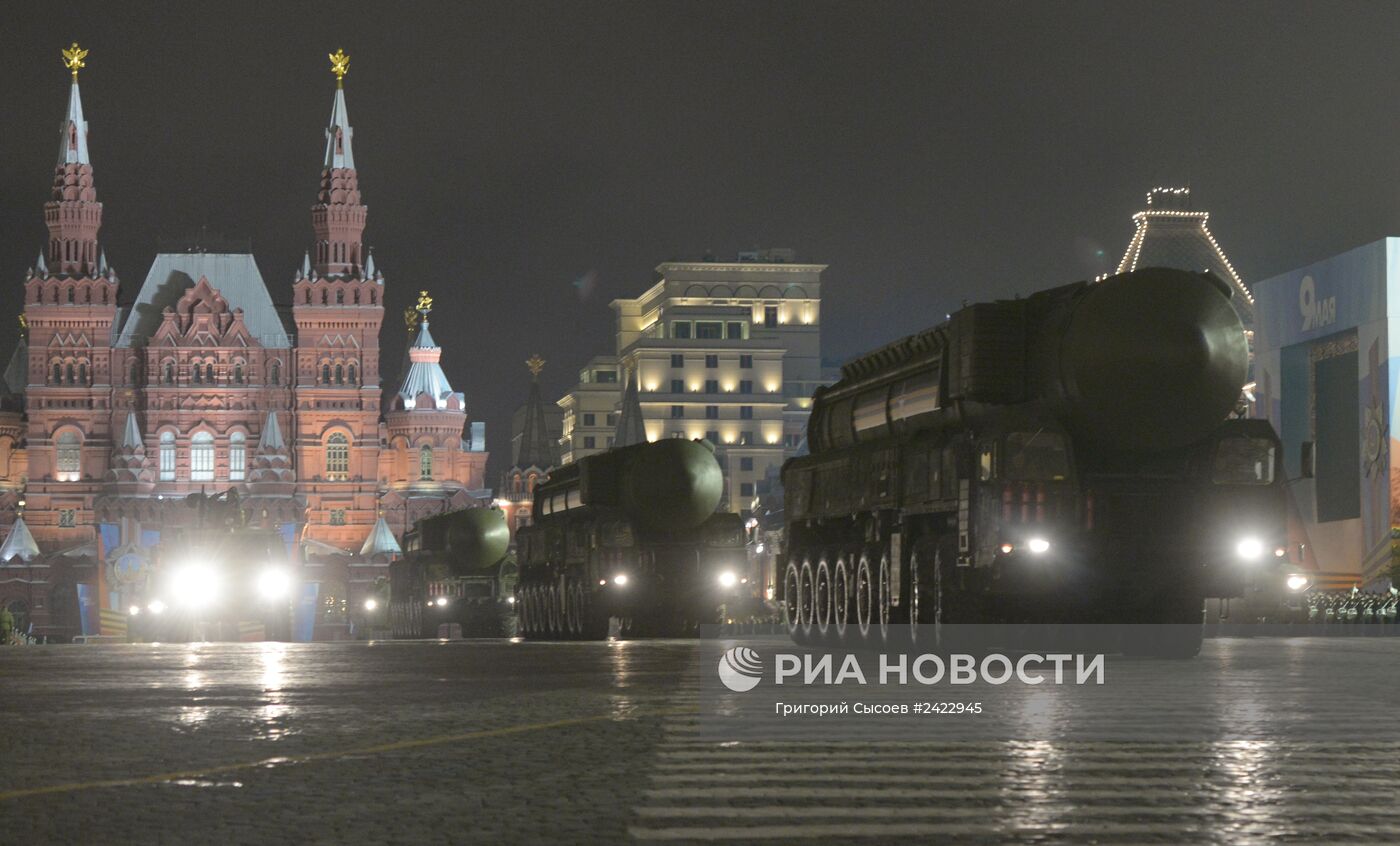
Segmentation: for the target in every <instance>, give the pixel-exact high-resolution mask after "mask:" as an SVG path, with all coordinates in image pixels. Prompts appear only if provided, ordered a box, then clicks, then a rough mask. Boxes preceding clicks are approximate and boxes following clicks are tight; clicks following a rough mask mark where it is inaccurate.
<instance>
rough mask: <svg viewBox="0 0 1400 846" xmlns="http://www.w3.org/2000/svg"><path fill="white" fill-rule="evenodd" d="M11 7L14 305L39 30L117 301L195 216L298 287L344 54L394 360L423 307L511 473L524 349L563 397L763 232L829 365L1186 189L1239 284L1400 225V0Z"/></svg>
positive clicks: (1066, 271) (25, 249)
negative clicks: (653, 302)
mask: <svg viewBox="0 0 1400 846" xmlns="http://www.w3.org/2000/svg"><path fill="white" fill-rule="evenodd" d="M25 6H26V7H27V8H21V7H18V6H14V5H12V6H9V7H7V9H6V14H5V16H4V18H5V20H4V25H3V26H0V63H3V87H0V131H2V132H3V137H4V145H3V152H2V153H0V180H3V181H0V214H2V215H3V217H0V272H3V273H4V274H5V276H4V278H7V279H9V280H10V281H9V282H8V283H7V284H8V286H9V287H8V288H7V289H6V290H8V291H9V292H10V299H9V300H8V301H9V302H17V301H18V293H19V291H20V286H21V284H22V279H23V274H24V270H25V268H27V267H29V266H30V265H31V264H32V263H33V261H34V257H35V256H36V255H37V253H38V252H39V249H40V247H41V245H42V243H43V237H44V228H43V219H42V216H41V207H42V204H43V202H44V201H45V199H46V196H47V191H48V188H49V183H50V178H51V174H52V168H53V163H54V156H55V154H56V151H57V138H56V136H57V127H58V122H59V120H60V118H61V116H62V110H63V106H64V102H65V97H66V96H67V87H68V86H67V76H66V72H65V71H64V70H63V68H62V66H61V64H60V61H59V57H58V51H59V48H60V47H62V46H64V45H66V44H68V43H69V42H70V41H72V40H74V39H76V40H78V41H80V42H81V43H82V45H83V46H84V47H87V48H89V49H90V50H91V54H90V55H89V57H88V68H87V70H86V71H85V72H84V75H83V77H82V82H83V102H84V107H85V109H86V112H87V118H88V121H89V123H90V126H91V135H90V139H89V140H90V144H91V150H92V158H93V163H94V167H95V170H96V179H97V186H98V193H99V198H100V199H101V200H102V201H103V202H104V204H105V211H104V226H103V231H102V241H103V244H104V246H105V248H106V251H107V255H108V257H109V259H110V260H111V262H112V264H113V265H114V266H115V267H116V268H117V270H118V271H119V273H120V274H121V277H122V281H123V287H124V294H125V296H126V297H127V298H130V297H132V296H133V295H134V294H135V291H136V289H137V288H138V287H139V285H140V283H141V281H142V279H144V277H145V274H146V271H147V269H148V268H149V266H150V263H151V260H152V257H153V254H154V252H155V244H156V239H157V238H158V237H160V236H165V237H180V236H184V235H186V234H188V233H190V232H191V231H192V230H194V229H197V228H198V227H200V226H205V225H207V226H208V227H209V229H210V230H212V231H218V232H222V233H225V234H227V235H229V236H237V237H248V238H251V239H252V241H253V245H254V251H255V253H256V254H257V259H258V263H259V265H260V266H261V268H262V271H263V275H264V277H265V278H266V280H267V282H268V284H269V287H270V288H271V289H272V293H273V297H274V298H275V299H277V300H279V301H286V300H288V299H289V297H290V280H291V276H292V272H293V270H294V269H295V268H296V267H297V266H298V265H299V263H300V261H301V256H302V252H303V251H304V250H305V249H306V247H307V246H308V244H309V243H310V240H311V223H310V215H309V211H308V209H309V207H310V205H311V204H312V202H313V201H314V199H315V192H316V187H317V183H318V176H319V168H320V157H321V153H322V149H323V146H322V145H323V143H324V140H323V135H322V130H323V128H324V125H325V123H326V119H327V117H328V115H329V112H330V105H331V95H332V90H333V86H334V81H333V78H332V77H331V75H330V74H329V72H328V69H327V62H326V58H325V56H326V53H327V52H329V51H331V50H333V49H335V48H336V47H337V46H343V47H344V48H345V50H346V51H347V52H349V53H350V54H351V56H352V63H351V72H350V76H349V77H348V78H347V80H346V93H347V96H348V100H349V106H350V116H351V121H352V123H353V124H354V127H355V158H356V164H357V166H358V168H359V173H360V186H361V188H362V190H363V192H364V197H365V200H366V202H367V203H368V204H369V209H370V212H369V226H368V229H367V232H366V241H367V242H368V243H369V244H370V245H372V246H374V247H375V257H376V260H377V262H378V265H379V267H380V268H381V269H382V270H383V271H384V273H385V276H386V278H387V286H388V291H389V294H388V307H389V308H388V312H387V315H386V318H385V323H386V330H385V332H384V335H383V342H384V347H385V351H384V365H385V370H386V371H388V372H392V371H393V370H394V369H396V366H397V363H398V361H399V356H400V354H401V353H400V351H401V349H402V344H403V338H404V335H403V332H402V330H401V328H400V325H401V324H400V319H399V316H398V313H399V312H400V311H401V310H402V309H403V307H404V306H406V305H408V304H409V303H410V302H411V300H412V298H413V295H414V292H416V291H417V290H418V289H419V288H421V287H426V288H428V289H430V290H431V291H432V293H433V294H434V295H435V296H436V298H437V303H438V307H437V310H436V311H435V312H434V314H433V321H434V326H435V327H444V326H450V329H448V330H446V331H439V332H437V333H436V334H437V337H438V339H439V341H440V342H441V343H443V344H444V346H445V348H446V351H445V353H444V366H445V367H446V369H447V372H448V375H449V377H450V378H451V380H452V383H453V385H454V387H456V388H457V389H459V390H463V391H465V392H466V394H467V402H468V408H469V410H470V411H471V413H472V415H473V416H474V417H475V418H476V419H484V420H485V421H486V422H487V427H488V439H489V444H490V447H491V449H492V451H493V452H494V453H495V454H496V456H497V458H499V457H501V456H503V455H508V452H509V450H508V427H509V420H510V414H511V412H512V411H513V410H514V408H515V407H516V406H517V405H518V404H519V403H520V402H521V401H523V399H524V396H525V393H526V387H527V380H528V374H527V372H526V370H525V367H524V360H525V359H526V358H527V357H528V356H529V355H530V354H531V353H533V352H536V351H538V352H539V353H541V354H542V355H543V356H544V357H545V358H546V359H548V360H549V366H548V368H547V369H546V370H545V373H544V376H543V379H544V382H545V387H546V389H547V390H548V392H549V393H550V394H552V395H558V394H560V393H562V392H563V391H564V390H566V389H567V388H568V387H569V386H570V385H571V384H572V382H573V379H574V374H575V372H576V370H577V368H578V367H579V366H581V365H582V364H583V363H584V362H585V361H586V360H587V358H588V357H589V356H590V355H592V354H595V353H598V352H610V351H611V350H612V344H613V340H612V313H611V310H610V309H609V308H608V302H609V301H610V300H611V299H613V298H615V297H620V296H635V295H636V294H638V293H640V292H641V291H642V290H644V289H645V288H646V287H647V286H648V285H649V284H650V282H651V280H652V268H653V267H654V266H655V265H656V264H658V263H659V262H661V261H665V260H667V259H672V258H697V257H699V256H700V255H701V254H703V253H705V252H707V251H712V252H714V253H715V254H716V255H719V256H722V257H730V256H732V255H733V254H734V253H735V252H736V251H738V250H740V249H746V248H751V247H755V246H782V247H792V248H795V249H796V250H797V251H798V256H799V258H800V259H802V260H807V261H816V262H823V263H828V264H830V266H831V267H830V270H829V271H827V274H826V277H825V281H826V282H827V285H826V287H825V291H824V293H825V308H824V311H823V314H824V318H825V325H824V328H823V344H824V348H825V354H826V356H827V357H828V358H829V359H831V360H833V361H839V360H844V359H845V358H848V357H850V356H851V355H853V354H855V353H857V352H859V351H862V350H864V349H867V348H870V347H873V346H876V345H878V344H881V343H883V342H885V341H887V340H890V339H891V338H893V337H896V336H898V335H901V334H906V333H909V332H912V331H914V330H917V329H920V328H923V327H925V326H928V325H932V324H933V323H936V322H938V320H940V319H941V318H942V316H943V314H944V312H946V311H948V310H949V309H950V308H951V307H953V306H955V305H956V304H957V303H959V302H960V301H962V300H963V299H985V298H989V297H995V296H1009V295H1011V294H1012V293H1013V292H1018V291H1019V292H1021V293H1025V292H1029V291H1031V290H1035V289H1037V288H1041V287H1047V286H1049V285H1052V284H1059V283H1063V282H1068V281H1073V280H1075V279H1078V278H1084V277H1086V276H1090V275H1093V274H1095V273H1098V272H1100V271H1101V270H1103V269H1106V268H1107V267H1108V266H1109V263H1110V262H1111V261H1114V260H1116V258H1117V256H1118V255H1119V254H1121V252H1122V250H1123V248H1124V247H1125V246H1126V244H1127V241H1128V238H1129V236H1130V235H1131V232H1132V225H1131V221H1130V219H1129V218H1130V215H1131V213H1132V212H1133V211H1135V210H1137V209H1138V208H1140V207H1141V206H1142V203H1143V195H1144V193H1145V192H1146V191H1147V189H1148V188H1150V187H1152V186H1153V185H1154V184H1158V183H1178V182H1188V181H1189V183H1190V184H1191V186H1192V188H1193V193H1194V196H1195V197H1196V200H1197V204H1198V205H1199V206H1201V207H1204V208H1208V209H1209V210H1210V211H1211V212H1212V227H1213V229H1214V231H1215V234H1216V235H1217V237H1218V238H1219V239H1220V241H1221V243H1222V244H1223V246H1224V247H1225V249H1226V250H1227V252H1228V253H1229V254H1230V256H1231V258H1232V259H1233V260H1234V262H1235V264H1236V266H1237V267H1238V268H1239V270H1240V271H1241V273H1242V274H1243V275H1244V276H1245V278H1246V280H1250V281H1252V280H1256V279H1261V278H1265V277H1267V276H1270V275H1272V274H1274V273H1278V272H1281V271H1284V270H1287V269H1290V268H1292V267H1296V266H1298V265H1300V264H1302V263H1305V262H1308V261H1312V260H1315V259H1319V258H1322V257H1325V256H1328V255H1331V254H1333V253H1336V252H1339V251H1341V250H1343V249H1346V248H1348V247H1351V246H1354V245H1356V244H1360V243H1363V242H1366V241H1370V240H1373V239H1375V238H1378V237H1380V236H1383V235H1387V234H1400V143H1397V139H1400V65H1397V54H1400V46H1398V45H1400V4H1382V3H1354V4H1353V3H1327V4H1316V3H1314V4H1292V3H1230V4H1218V3H1199V4H1197V3H1185V2H1173V3H1159V4H1142V3H1113V4H1107V3H1084V4H1075V3H1038V2H1037V3H1031V2H1026V3H1014V4H1002V3H986V2H978V3H968V4H950V3H932V2H924V3H907V4H894V3H878V2H868V0H863V2H851V3H846V4H837V3H824V2H815V0H800V2H797V1H795V2H788V3H764V2H753V0H746V1H745V2H735V3H728V2H703V3H702V2H689V3H667V2H609V3H603V2H580V0H575V2H566V3H531V2H509V3H451V4H449V3H442V4H427V3H423V4H398V5H395V4H388V3H374V4H368V3H352V2H338V3H317V4H299V3H270V4H254V3H242V2H240V3H228V2H226V0H225V2H220V3H217V4H204V3H198V2H187V3H180V4H173V3H171V4H162V5H161V6H160V7H159V8H155V9H152V10H150V11H145V12H142V11H140V10H139V9H137V8H136V4H127V3H121V4H115V3H102V4H97V3H93V4H87V3H71V2H33V1H32V0H31V2H28V3H27V4H25ZM1100 250H1102V251H1104V255H1103V256H1101V255H1100V254H1099V251H1100ZM585 276H590V278H593V279H595V280H596V284H595V285H594V286H593V287H592V290H591V293H590V294H589V295H587V296H586V297H581V296H580V292H579V291H580V289H579V288H577V287H575V286H574V284H573V283H574V281H575V280H578V279H580V278H582V277H585ZM0 325H3V329H0V343H3V344H4V345H5V348H6V349H8V348H9V345H10V344H11V343H12V342H13V336H14V323H13V320H12V319H11V318H5V319H4V320H3V323H0ZM499 469H501V463H500V462H499V461H493V462H492V478H493V479H494V478H495V473H496V472H497V471H499Z"/></svg>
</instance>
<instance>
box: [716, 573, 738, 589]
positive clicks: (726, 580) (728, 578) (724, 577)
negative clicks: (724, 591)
mask: <svg viewBox="0 0 1400 846" xmlns="http://www.w3.org/2000/svg"><path fill="white" fill-rule="evenodd" d="M738 583H739V575H738V574H737V573H735V572H734V571H733V570H725V571H724V572H723V573H720V574H719V586H720V587H727V588H732V587H734V586H735V585H737V584H738Z"/></svg>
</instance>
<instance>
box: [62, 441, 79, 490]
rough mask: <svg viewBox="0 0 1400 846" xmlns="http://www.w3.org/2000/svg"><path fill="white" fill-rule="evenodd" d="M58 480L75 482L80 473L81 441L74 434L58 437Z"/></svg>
mask: <svg viewBox="0 0 1400 846" xmlns="http://www.w3.org/2000/svg"><path fill="white" fill-rule="evenodd" d="M57 469H58V480H59V481H60V482H76V481H78V477H79V476H80V475H81V473H82V441H80V440H79V439H78V435H77V434H76V433H74V432H64V433H63V434H62V435H59V436H58V467H57Z"/></svg>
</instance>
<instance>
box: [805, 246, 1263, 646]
mask: <svg viewBox="0 0 1400 846" xmlns="http://www.w3.org/2000/svg"><path fill="white" fill-rule="evenodd" d="M1230 296H1231V292H1230V289H1229V288H1228V287H1227V286H1226V285H1224V284H1223V283H1221V282H1220V281H1219V280H1218V279H1216V278H1215V277H1214V276H1211V275H1209V274H1202V273H1189V272H1184V271H1178V270H1167V269H1161V268H1150V269H1143V270H1137V271H1134V272H1131V273H1125V274H1120V275H1117V276H1113V277H1109V278H1107V279H1104V280H1102V281H1100V282H1096V283H1078V284H1074V285H1068V286H1065V287H1061V288H1054V289H1050V290H1046V291H1042V292H1040V293H1037V294H1034V295H1032V296H1030V297H1027V298H1025V299H1016V300H1009V301H997V302H990V303H979V304H976V305H971V306H968V307H966V308H963V309H962V310H960V311H958V312H956V313H954V314H952V315H950V319H949V320H948V322H946V323H944V324H942V325H940V326H937V327H934V328H932V329H928V330H926V331H924V332H921V333H919V334H917V335H913V336H911V337H908V338H905V339H903V340H900V341H898V342H896V343H893V344H890V345H889V346H886V347H884V348H882V349H879V350H876V351H874V352H872V353H870V354H868V355H865V356H862V357H860V358H857V359H855V360H854V361H852V362H850V363H849V364H847V365H846V366H845V367H844V368H843V369H842V378H841V380H840V381H838V382H837V383H835V384H834V385H831V386H830V387H828V388H824V389H819V390H818V391H817V393H816V396H815V397H814V402H813V409H812V416H811V420H810V423H809V426H808V443H809V445H810V447H811V455H809V456H804V457H800V458H796V459H793V460H791V461H789V462H788V463H787V464H786V465H785V466H784V469H783V483H784V486H785V489H786V504H787V515H786V516H787V537H788V539H789V544H788V551H789V555H790V557H789V559H788V562H787V565H786V568H785V571H784V576H783V580H782V591H781V593H782V598H783V599H784V601H785V605H786V608H787V615H788V616H787V619H788V625H789V628H790V630H791V631H792V633H793V634H794V636H795V637H797V638H798V639H804V638H812V639H818V638H820V639H830V638H834V639H837V640H840V641H843V642H846V643H852V642H855V643H879V642H882V641H883V640H884V639H886V638H887V637H888V634H889V627H890V625H891V624H895V623H956V622H968V623H981V622H1010V623H1026V622H1047V623H1052V622H1053V623H1060V622H1111V623H1174V624H1188V625H1183V626H1175V627H1173V628H1172V631H1178V632H1182V633H1181V634H1180V635H1178V636H1175V637H1174V638H1166V639H1164V640H1160V641H1157V642H1156V643H1154V644H1152V645H1151V647H1150V649H1149V651H1156V652H1160V653H1162V654H1167V655H1193V654H1195V653H1196V652H1197V651H1198V650H1199V648H1200V639H1201V634H1200V624H1201V622H1202V607H1203V600H1204V598H1205V597H1208V596H1211V597H1218V596H1236V595H1239V594H1240V593H1241V592H1242V590H1243V589H1244V586H1245V585H1246V584H1247V583H1248V582H1249V581H1250V580H1252V579H1257V578H1259V577H1260V574H1261V572H1263V571H1264V570H1265V569H1266V568H1269V567H1272V566H1273V564H1274V562H1275V561H1276V560H1278V561H1281V560H1282V558H1283V555H1284V554H1285V552H1286V550H1285V546H1284V544H1285V509H1284V492H1283V487H1282V484H1283V479H1282V475H1281V474H1282V463H1281V458H1282V456H1281V454H1280V443H1279V439H1278V437H1277V435H1276V434H1275V433H1274V431H1273V429H1272V427H1271V426H1270V425H1269V424H1268V423H1267V422H1266V421H1262V420H1247V419H1239V418H1238V417H1235V416H1232V415H1233V414H1234V413H1235V412H1236V411H1237V407H1238V406H1239V401H1240V396H1241V385H1242V384H1243V383H1244V381H1245V377H1246V372H1247V365H1248V360H1247V359H1248V351H1247V344H1246V338H1245V333H1244V330H1243V327H1242V326H1241V324H1240V321H1239V318H1238V317H1237V316H1236V314H1235V311H1234V310H1233V309H1232V308H1231V305H1230V301H1229V300H1230Z"/></svg>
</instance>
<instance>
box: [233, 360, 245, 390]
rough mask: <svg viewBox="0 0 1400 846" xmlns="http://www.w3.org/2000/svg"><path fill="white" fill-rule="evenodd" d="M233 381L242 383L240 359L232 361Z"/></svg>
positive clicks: (237, 383) (238, 383) (241, 363)
mask: <svg viewBox="0 0 1400 846" xmlns="http://www.w3.org/2000/svg"><path fill="white" fill-rule="evenodd" d="M233 381H234V384H236V385H241V384H243V362H241V361H236V362H234V363H233Z"/></svg>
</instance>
